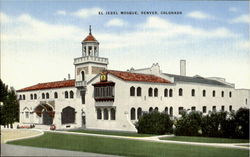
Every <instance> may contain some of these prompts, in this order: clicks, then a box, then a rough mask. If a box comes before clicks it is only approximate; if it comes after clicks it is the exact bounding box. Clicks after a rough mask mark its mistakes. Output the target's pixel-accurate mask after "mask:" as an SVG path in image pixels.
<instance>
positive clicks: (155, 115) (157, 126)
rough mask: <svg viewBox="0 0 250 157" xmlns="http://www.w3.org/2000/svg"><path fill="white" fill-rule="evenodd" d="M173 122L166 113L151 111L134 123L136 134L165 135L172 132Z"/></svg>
mask: <svg viewBox="0 0 250 157" xmlns="http://www.w3.org/2000/svg"><path fill="white" fill-rule="evenodd" d="M172 126H173V122H172V121H171V120H170V117H169V116H168V115H167V114H166V113H160V112H157V111H153V112H150V113H144V114H143V115H142V117H141V118H140V119H139V121H138V122H137V123H136V129H137V130H138V133H143V134H158V135H162V134H166V133H170V132H172Z"/></svg>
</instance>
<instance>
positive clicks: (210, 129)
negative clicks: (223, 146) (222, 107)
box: [201, 111, 229, 137]
mask: <svg viewBox="0 0 250 157" xmlns="http://www.w3.org/2000/svg"><path fill="white" fill-rule="evenodd" d="M227 115H228V113H227V112H214V111H213V112H210V113H209V114H208V115H206V116H203V118H202V123H201V127H202V135H203V136H208V137H223V136H224V134H225V132H227V130H226V128H227V126H228V124H229V123H228V121H227Z"/></svg>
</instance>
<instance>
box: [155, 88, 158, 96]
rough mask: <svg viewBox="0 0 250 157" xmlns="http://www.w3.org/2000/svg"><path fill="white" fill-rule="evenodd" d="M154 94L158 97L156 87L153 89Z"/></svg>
mask: <svg viewBox="0 0 250 157" xmlns="http://www.w3.org/2000/svg"><path fill="white" fill-rule="evenodd" d="M154 96H155V97H158V89H157V88H155V89H154Z"/></svg>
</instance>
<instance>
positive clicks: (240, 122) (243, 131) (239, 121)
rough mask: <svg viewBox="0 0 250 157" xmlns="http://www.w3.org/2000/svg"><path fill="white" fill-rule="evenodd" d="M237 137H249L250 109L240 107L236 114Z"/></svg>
mask: <svg viewBox="0 0 250 157" xmlns="http://www.w3.org/2000/svg"><path fill="white" fill-rule="evenodd" d="M234 119H235V125H236V126H235V137H236V138H247V139H249V109H247V108H240V109H239V110H238V111H237V112H236V114H235V117H234Z"/></svg>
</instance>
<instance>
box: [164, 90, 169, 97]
mask: <svg viewBox="0 0 250 157" xmlns="http://www.w3.org/2000/svg"><path fill="white" fill-rule="evenodd" d="M164 97H168V89H167V88H166V89H164Z"/></svg>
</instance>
